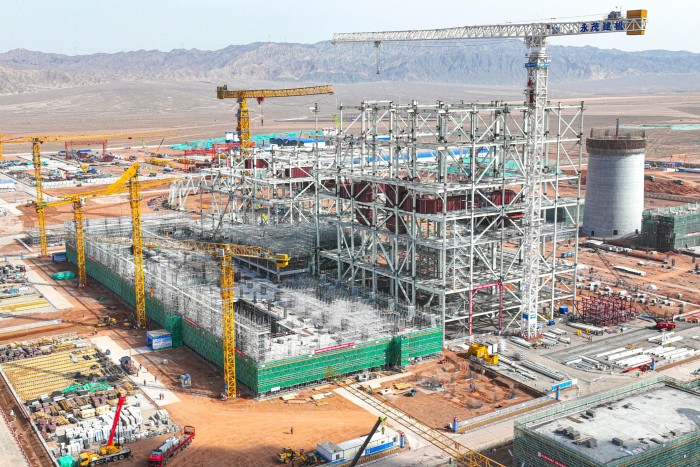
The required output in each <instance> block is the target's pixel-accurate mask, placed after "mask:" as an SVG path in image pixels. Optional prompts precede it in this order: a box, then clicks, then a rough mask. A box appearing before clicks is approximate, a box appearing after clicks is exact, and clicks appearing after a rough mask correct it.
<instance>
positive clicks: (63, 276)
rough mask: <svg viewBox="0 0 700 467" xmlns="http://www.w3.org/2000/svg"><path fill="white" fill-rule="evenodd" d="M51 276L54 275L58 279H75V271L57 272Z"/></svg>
mask: <svg viewBox="0 0 700 467" xmlns="http://www.w3.org/2000/svg"><path fill="white" fill-rule="evenodd" d="M51 277H53V278H54V279H56V280H57V281H64V280H66V279H75V273H74V272H71V271H62V272H57V273H55V274H54V275H52V276H51Z"/></svg>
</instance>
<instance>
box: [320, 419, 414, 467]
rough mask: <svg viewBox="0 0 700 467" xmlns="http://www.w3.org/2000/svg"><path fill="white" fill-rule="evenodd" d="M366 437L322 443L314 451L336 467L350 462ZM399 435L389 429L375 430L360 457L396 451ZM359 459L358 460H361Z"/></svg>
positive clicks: (399, 440) (398, 444)
mask: <svg viewBox="0 0 700 467" xmlns="http://www.w3.org/2000/svg"><path fill="white" fill-rule="evenodd" d="M366 438H367V436H360V437H359V438H355V439H352V440H350V441H345V442H343V443H339V444H335V443H332V442H330V441H324V442H322V443H318V444H317V445H316V450H317V451H318V453H319V455H320V456H321V457H322V458H323V459H324V460H325V461H326V462H327V463H329V464H331V465H337V464H344V463H346V462H350V461H351V460H352V459H353V458H354V457H355V454H357V451H358V450H359V449H360V448H361V447H362V444H363V443H364V442H365V439H366ZM400 438H401V435H399V433H397V432H396V431H394V430H392V429H391V428H389V427H386V426H385V427H382V428H381V431H380V430H377V432H376V433H374V434H373V435H372V437H371V438H370V440H369V442H368V443H367V446H366V447H365V450H364V452H363V453H362V457H365V456H369V455H372V454H378V453H381V452H387V451H390V450H393V449H397V448H399V447H400V446H401V439H400ZM362 457H360V459H362Z"/></svg>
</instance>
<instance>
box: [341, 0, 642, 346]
mask: <svg viewBox="0 0 700 467" xmlns="http://www.w3.org/2000/svg"><path fill="white" fill-rule="evenodd" d="M646 24H647V10H628V11H627V15H626V17H625V16H623V15H622V12H620V11H612V12H610V14H608V15H607V17H601V18H597V19H594V20H591V21H583V22H582V21H568V22H555V21H540V22H535V23H522V24H513V23H509V24H492V25H482V26H463V27H452V28H446V29H429V30H413V31H411V30H409V31H379V32H354V33H353V32H351V33H340V34H338V33H336V34H334V35H333V38H332V40H331V42H332V43H334V44H338V43H344V42H365V43H371V44H374V47H375V49H376V52H377V73H379V50H380V46H381V44H382V42H386V41H389V42H394V41H428V40H454V39H503V38H522V39H524V41H525V46H526V47H527V48H528V49H529V54H528V59H527V61H526V63H525V70H526V72H527V81H526V85H525V102H526V105H527V106H528V107H529V108H528V110H527V115H526V118H527V120H526V122H525V123H526V125H527V127H528V128H529V130H528V132H527V141H526V147H525V151H526V154H527V155H528V157H526V158H525V159H524V174H525V180H524V183H523V186H524V188H525V191H524V193H523V198H524V200H525V201H524V210H523V218H522V226H523V240H522V246H521V248H522V253H521V254H522V281H521V282H520V297H521V306H520V315H521V316H522V322H521V323H522V324H521V337H523V338H524V339H533V338H535V337H537V336H538V335H539V330H538V327H537V318H538V316H539V310H540V304H539V293H540V287H541V283H540V280H539V277H540V270H541V269H542V259H541V258H542V257H543V255H542V251H541V248H540V238H541V229H542V225H543V224H545V223H544V222H543V221H542V219H541V217H540V216H541V213H542V198H543V196H542V193H543V191H544V190H546V187H544V186H543V180H544V176H543V174H544V171H543V167H544V166H545V165H546V164H545V160H546V154H545V152H546V148H547V144H546V140H547V133H548V131H549V129H548V127H547V122H548V120H547V118H546V115H547V114H548V112H549V110H548V106H549V105H550V104H549V96H548V94H547V87H548V83H549V69H550V65H551V62H550V57H549V55H548V54H547V41H548V39H549V38H550V37H562V36H574V35H582V34H599V33H613V32H624V33H626V34H627V35H632V36H638V35H643V34H644V32H645V30H646Z"/></svg>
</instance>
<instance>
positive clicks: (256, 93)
mask: <svg viewBox="0 0 700 467" xmlns="http://www.w3.org/2000/svg"><path fill="white" fill-rule="evenodd" d="M333 92H334V91H333V86H327V85H326V86H309V87H305V88H291V89H248V90H238V91H234V90H231V91H229V89H228V86H226V85H224V86H217V87H216V97H217V98H218V99H238V114H236V115H237V117H238V121H237V122H236V131H238V138H239V139H240V142H241V156H243V157H245V156H247V155H248V154H249V153H250V151H249V148H250V147H251V144H250V111H249V110H248V102H247V100H246V99H248V98H256V99H257V100H258V102H259V103H262V101H263V100H265V99H266V98H268V97H294V96H314V95H317V94H333Z"/></svg>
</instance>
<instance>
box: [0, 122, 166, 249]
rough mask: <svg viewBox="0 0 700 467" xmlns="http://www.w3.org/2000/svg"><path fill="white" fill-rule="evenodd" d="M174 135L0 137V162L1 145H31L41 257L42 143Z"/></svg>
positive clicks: (43, 219) (43, 228) (43, 233)
mask: <svg viewBox="0 0 700 467" xmlns="http://www.w3.org/2000/svg"><path fill="white" fill-rule="evenodd" d="M163 135H168V136H170V135H175V132H173V131H157V132H139V133H106V134H90V135H43V136H9V135H0V136H2V138H0V161H2V145H3V144H22V143H32V164H33V165H34V181H35V183H36V205H37V211H36V213H37V218H38V224H39V239H40V248H41V256H46V255H47V254H48V251H47V250H48V247H47V244H46V216H45V215H44V208H39V206H40V205H41V204H43V202H44V191H43V189H42V175H41V145H42V143H57V142H66V141H75V140H88V139H97V138H102V139H107V138H110V139H124V138H129V139H131V138H147V137H151V136H163Z"/></svg>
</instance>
